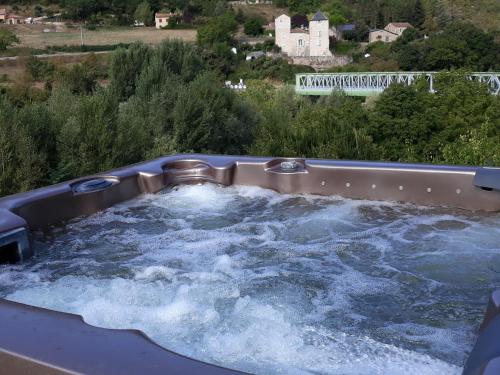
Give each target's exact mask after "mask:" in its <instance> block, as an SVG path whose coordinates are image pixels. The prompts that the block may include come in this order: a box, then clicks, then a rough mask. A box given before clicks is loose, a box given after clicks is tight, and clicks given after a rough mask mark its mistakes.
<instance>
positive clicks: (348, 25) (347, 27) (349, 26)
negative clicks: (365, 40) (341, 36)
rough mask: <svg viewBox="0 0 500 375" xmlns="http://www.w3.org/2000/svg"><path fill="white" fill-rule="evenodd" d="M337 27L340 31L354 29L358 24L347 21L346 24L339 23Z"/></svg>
mask: <svg viewBox="0 0 500 375" xmlns="http://www.w3.org/2000/svg"><path fill="white" fill-rule="evenodd" d="M336 29H337V30H338V31H354V30H356V25H355V24H353V23H346V24H344V25H338V26H337V27H336Z"/></svg>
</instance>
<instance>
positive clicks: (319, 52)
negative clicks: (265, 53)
mask: <svg viewBox="0 0 500 375" xmlns="http://www.w3.org/2000/svg"><path fill="white" fill-rule="evenodd" d="M275 34H276V39H275V43H276V45H277V46H279V47H280V48H281V51H282V52H283V53H286V54H287V55H288V56H290V57H317V56H332V53H331V52H330V39H329V22H328V18H326V17H325V16H324V15H323V13H321V12H319V11H318V12H317V13H316V14H315V15H314V17H313V18H312V19H311V21H309V28H306V27H303V28H302V27H298V28H292V22H291V18H290V17H289V16H287V15H286V14H282V15H281V16H279V17H278V18H276V20H275Z"/></svg>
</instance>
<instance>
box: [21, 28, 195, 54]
mask: <svg viewBox="0 0 500 375" xmlns="http://www.w3.org/2000/svg"><path fill="white" fill-rule="evenodd" d="M44 29H48V30H51V31H50V32H44ZM12 30H13V31H14V32H15V33H16V34H17V36H18V38H19V39H20V40H21V44H20V46H21V47H29V48H36V49H44V48H45V47H48V46H61V45H80V43H81V36H80V30H79V29H77V28H66V27H64V28H58V29H51V28H50V27H46V26H40V25H19V26H16V27H13V28H12ZM56 30H57V31H56ZM165 39H182V40H185V41H195V40H196V30H156V29H155V28H153V27H141V28H131V27H127V28H113V29H102V30H95V31H90V30H85V29H84V30H83V41H84V43H85V44H86V45H107V44H118V43H132V42H135V41H141V42H145V43H148V44H157V43H160V42H161V41H163V40H165Z"/></svg>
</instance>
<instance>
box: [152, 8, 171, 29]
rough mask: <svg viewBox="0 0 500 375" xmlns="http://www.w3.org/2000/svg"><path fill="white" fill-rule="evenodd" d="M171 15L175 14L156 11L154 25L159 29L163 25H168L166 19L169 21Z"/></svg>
mask: <svg viewBox="0 0 500 375" xmlns="http://www.w3.org/2000/svg"><path fill="white" fill-rule="evenodd" d="M172 16H175V13H172V12H170V13H156V14H155V27H156V28H157V29H161V28H163V27H166V26H168V21H170V18H171V17H172Z"/></svg>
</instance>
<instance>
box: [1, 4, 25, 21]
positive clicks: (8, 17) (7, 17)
mask: <svg viewBox="0 0 500 375" xmlns="http://www.w3.org/2000/svg"><path fill="white" fill-rule="evenodd" d="M0 23H6V24H8V25H20V24H23V23H26V21H25V19H24V17H21V16H18V15H17V14H13V13H9V12H7V9H4V8H2V9H0Z"/></svg>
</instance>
